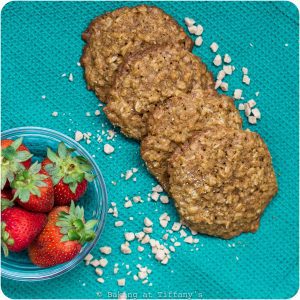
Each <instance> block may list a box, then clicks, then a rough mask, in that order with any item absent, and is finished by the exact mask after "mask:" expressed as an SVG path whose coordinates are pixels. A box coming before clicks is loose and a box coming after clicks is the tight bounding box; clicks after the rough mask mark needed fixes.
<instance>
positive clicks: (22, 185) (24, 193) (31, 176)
mask: <svg viewBox="0 0 300 300" xmlns="http://www.w3.org/2000/svg"><path fill="white" fill-rule="evenodd" d="M40 171H41V164H39V163H38V162H35V163H34V164H33V165H31V166H30V168H29V169H28V170H21V171H19V172H18V173H17V175H16V177H15V179H14V181H13V182H12V184H11V186H12V188H13V189H15V194H14V198H13V199H16V198H19V199H20V200H21V202H25V203H26V202H28V201H29V199H30V195H35V196H38V197H41V191H40V188H41V187H46V186H47V184H46V183H45V182H44V181H43V180H45V179H46V178H48V176H47V175H45V174H41V173H40Z"/></svg>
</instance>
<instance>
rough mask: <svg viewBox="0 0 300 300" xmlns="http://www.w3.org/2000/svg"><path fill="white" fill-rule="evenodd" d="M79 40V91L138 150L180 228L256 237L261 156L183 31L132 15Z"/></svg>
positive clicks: (264, 194) (110, 19)
mask: <svg viewBox="0 0 300 300" xmlns="http://www.w3.org/2000/svg"><path fill="white" fill-rule="evenodd" d="M83 39H84V40H85V41H86V46H85V48H84V51H83V56H82V59H81V63H82V66H83V67H84V68H85V79H86V82H87V86H88V89H91V90H93V91H95V93H96V95H97V96H98V97H99V99H100V100H101V101H103V102H105V103H107V105H106V107H105V108H104V111H105V113H106V115H107V117H108V119H109V120H110V121H111V122H112V123H113V124H114V125H117V126H119V127H120V128H121V131H122V133H124V134H125V135H126V136H128V137H130V138H134V139H137V140H140V141H141V155H142V158H143V159H144V161H145V162H146V165H147V167H148V169H149V171H150V172H151V173H152V174H153V175H154V176H155V177H156V178H157V180H158V181H159V182H160V184H161V185H162V186H163V187H164V189H165V191H167V192H168V193H169V194H170V195H171V196H172V198H173V199H174V202H175V206H176V208H177V210H178V212H179V214H180V217H181V219H182V221H183V222H184V223H185V224H187V225H188V226H189V227H190V228H191V229H193V230H195V231H198V232H200V233H204V234H208V235H213V236H218V237H222V238H226V239H227V238H232V237H234V236H237V235H239V234H241V233H242V232H255V231H256V230H257V228H258V226H259V221H260V216H261V215H262V213H263V211H264V209H265V207H266V206H267V204H268V203H269V202H270V201H271V199H272V197H273V196H274V195H275V194H276V192H277V183H276V177H275V173H274V170H273V167H272V161H271V156H270V153H269V151H268V148H267V146H266V145H265V143H264V142H263V140H262V139H261V137H260V136H259V135H258V134H257V133H254V132H251V131H243V130H242V120H241V117H240V114H239V112H238V111H237V109H236V108H235V105H234V101H233V100H232V99H231V98H229V97H227V96H225V95H219V94H218V93H217V92H216V91H215V89H214V79H213V76H212V74H211V72H209V71H208V70H207V67H206V65H205V64H204V63H203V62H202V61H201V59H200V58H199V57H197V56H195V55H194V54H193V53H191V50H192V45H193V42H192V40H191V39H190V38H189V37H188V36H187V35H186V33H185V32H184V30H183V28H181V27H180V26H179V25H178V23H177V22H176V21H174V20H173V19H172V17H171V16H169V15H167V14H166V13H165V12H163V11H162V10H161V9H159V8H157V7H153V6H146V5H141V6H136V7H131V8H128V7H124V8H120V9H118V10H115V11H113V12H110V13H107V14H105V15H102V16H100V17H97V18H96V19H95V20H93V21H92V22H91V24H90V26H89V27H88V29H87V30H86V31H85V32H84V33H83Z"/></svg>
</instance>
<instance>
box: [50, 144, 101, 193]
mask: <svg viewBox="0 0 300 300" xmlns="http://www.w3.org/2000/svg"><path fill="white" fill-rule="evenodd" d="M74 151H75V150H74V149H71V148H67V147H66V145H65V144H64V143H63V142H61V143H59V145H58V148H57V153H55V152H54V151H52V150H51V149H50V148H48V149H47V157H48V159H49V160H50V161H51V162H52V163H50V164H48V165H46V167H45V169H46V171H47V172H48V173H49V174H50V176H51V178H52V181H53V185H54V186H55V185H57V184H58V183H59V182H60V180H61V179H62V180H63V182H64V183H65V184H68V186H69V188H70V190H71V191H72V192H73V193H74V194H75V192H76V189H77V186H78V183H81V182H82V181H83V180H87V181H89V182H91V181H93V180H94V178H95V176H94V175H93V174H92V172H91V171H92V166H91V164H90V163H89V161H88V160H87V159H86V158H84V157H83V156H72V155H71V154H72V153H73V152H74Z"/></svg>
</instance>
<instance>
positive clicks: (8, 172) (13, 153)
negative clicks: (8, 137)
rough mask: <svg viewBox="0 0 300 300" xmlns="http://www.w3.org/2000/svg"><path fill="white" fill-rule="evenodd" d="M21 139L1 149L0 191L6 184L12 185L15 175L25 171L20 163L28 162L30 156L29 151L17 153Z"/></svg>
mask: <svg viewBox="0 0 300 300" xmlns="http://www.w3.org/2000/svg"><path fill="white" fill-rule="evenodd" d="M22 142H23V138H19V139H16V140H15V141H13V142H12V144H10V145H9V146H8V147H6V148H4V149H1V189H3V188H4V186H5V184H6V182H7V181H8V182H9V183H12V181H13V180H14V177H15V174H16V173H17V172H18V171H19V170H22V169H25V167H24V166H23V164H22V162H25V161H27V160H29V159H30V158H31V157H32V154H31V153H30V152H29V151H18V148H19V147H20V146H21V145H22Z"/></svg>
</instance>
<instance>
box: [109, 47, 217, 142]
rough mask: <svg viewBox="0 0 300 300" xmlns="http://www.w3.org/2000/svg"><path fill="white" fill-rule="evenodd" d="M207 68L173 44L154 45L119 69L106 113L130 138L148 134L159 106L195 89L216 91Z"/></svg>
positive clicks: (138, 137)
mask: <svg viewBox="0 0 300 300" xmlns="http://www.w3.org/2000/svg"><path fill="white" fill-rule="evenodd" d="M213 85H214V83H213V77H212V75H211V73H210V72H208V71H207V68H206V65H205V64H204V63H202V62H201V60H200V58H199V57H197V56H195V55H194V54H192V53H191V52H189V51H187V50H185V49H183V48H180V47H174V46H170V45H166V46H154V47H152V48H150V49H148V50H145V51H144V52H139V53H137V54H134V55H132V56H130V57H128V59H127V61H126V62H125V63H124V64H123V65H122V67H121V68H120V69H119V71H118V73H117V75H116V78H115V83H114V85H113V87H112V89H111V92H110V101H109V103H108V105H107V106H106V107H105V109H104V111H105V113H106V115H107V117H108V118H109V120H110V121H111V122H112V123H113V124H115V125H118V126H120V127H121V131H122V132H123V133H124V134H125V135H127V136H128V137H132V138H135V139H138V140H140V139H142V138H143V137H145V136H146V134H147V120H148V116H149V114H150V113H151V111H153V109H154V108H155V107H156V105H157V104H159V103H162V102H163V101H165V100H167V99H169V98H171V97H173V96H178V95H180V94H188V93H191V92H192V91H193V90H194V89H203V90H208V89H209V90H210V91H211V93H216V92H215V90H214V89H213Z"/></svg>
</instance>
